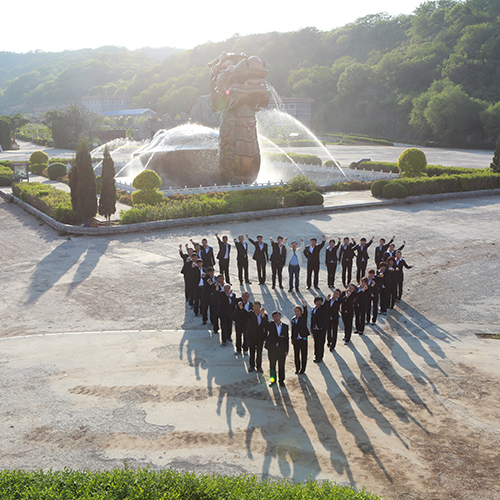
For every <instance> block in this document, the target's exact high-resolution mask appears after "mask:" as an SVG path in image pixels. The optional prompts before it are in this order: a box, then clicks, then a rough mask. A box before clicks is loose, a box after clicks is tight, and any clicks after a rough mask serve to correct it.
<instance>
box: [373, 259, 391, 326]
mask: <svg viewBox="0 0 500 500" xmlns="http://www.w3.org/2000/svg"><path fill="white" fill-rule="evenodd" d="M388 269H389V265H388V264H387V262H383V261H382V262H381V263H380V268H379V270H378V272H377V278H376V279H377V284H378V289H379V293H380V314H383V315H384V316H385V315H386V314H387V308H388V307H389V298H390V293H391V278H390V276H389V271H388Z"/></svg>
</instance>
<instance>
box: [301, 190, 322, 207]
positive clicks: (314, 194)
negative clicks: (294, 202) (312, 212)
mask: <svg viewBox="0 0 500 500" xmlns="http://www.w3.org/2000/svg"><path fill="white" fill-rule="evenodd" d="M304 201H305V204H306V205H323V201H324V198H323V195H322V194H321V193H319V192H318V191H311V192H310V193H307V194H306V197H305V200H304Z"/></svg>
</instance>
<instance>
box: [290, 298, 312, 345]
mask: <svg viewBox="0 0 500 500" xmlns="http://www.w3.org/2000/svg"><path fill="white" fill-rule="evenodd" d="M290 323H291V325H292V342H295V341H297V340H298V335H300V336H301V337H302V339H307V337H308V336H309V328H307V307H306V306H304V312H303V313H302V316H301V317H300V318H299V319H298V320H297V321H295V317H293V318H292V320H291V322H290ZM298 341H299V342H300V340H298Z"/></svg>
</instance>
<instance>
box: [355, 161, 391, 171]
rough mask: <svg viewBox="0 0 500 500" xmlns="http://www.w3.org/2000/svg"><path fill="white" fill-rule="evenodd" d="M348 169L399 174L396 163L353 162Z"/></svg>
mask: <svg viewBox="0 0 500 500" xmlns="http://www.w3.org/2000/svg"><path fill="white" fill-rule="evenodd" d="M349 168H350V169H351V170H354V169H355V168H357V169H358V170H374V171H375V172H392V173H394V174H399V168H398V165H397V164H396V163H393V162H389V161H360V162H356V161H353V162H352V163H351V164H350V165H349Z"/></svg>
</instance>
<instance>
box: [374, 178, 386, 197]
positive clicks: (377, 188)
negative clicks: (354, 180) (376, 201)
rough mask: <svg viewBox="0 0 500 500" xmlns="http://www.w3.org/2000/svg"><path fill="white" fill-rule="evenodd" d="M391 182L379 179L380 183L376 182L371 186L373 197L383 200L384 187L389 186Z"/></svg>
mask: <svg viewBox="0 0 500 500" xmlns="http://www.w3.org/2000/svg"><path fill="white" fill-rule="evenodd" d="M389 182H390V181H388V180H387V179H379V180H378V181H375V182H374V183H373V184H372V186H371V193H372V196H373V197H375V198H382V192H383V190H384V187H385V186H386V185H387V184H389Z"/></svg>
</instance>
